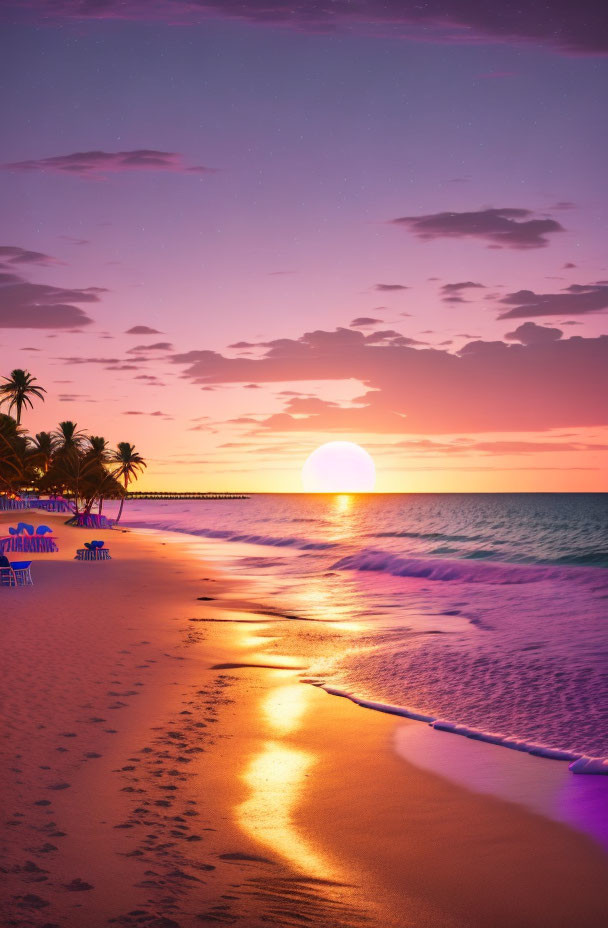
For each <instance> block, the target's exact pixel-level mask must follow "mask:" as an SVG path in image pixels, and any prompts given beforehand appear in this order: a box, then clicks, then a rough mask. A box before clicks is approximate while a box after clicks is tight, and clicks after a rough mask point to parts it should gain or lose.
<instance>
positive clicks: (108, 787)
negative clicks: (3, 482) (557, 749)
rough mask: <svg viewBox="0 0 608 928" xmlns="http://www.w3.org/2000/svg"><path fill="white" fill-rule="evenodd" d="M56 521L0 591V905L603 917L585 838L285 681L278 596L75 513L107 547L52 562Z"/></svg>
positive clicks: (231, 917) (119, 917) (68, 553)
mask: <svg viewBox="0 0 608 928" xmlns="http://www.w3.org/2000/svg"><path fill="white" fill-rule="evenodd" d="M3 516H4V518H3V519H2V522H4V523H9V522H11V521H14V520H15V514H12V513H4V514H3ZM51 518H53V517H52V516H49V515H47V514H46V513H43V514H41V518H40V519H39V518H38V515H37V514H34V513H33V512H28V521H42V520H43V519H44V520H45V521H50V520H51ZM62 521H63V520H62V519H61V517H59V518H53V521H52V522H51V524H54V525H56V526H57V534H58V536H59V538H60V552H59V554H58V555H33V557H32V560H33V561H34V563H33V565H32V568H33V576H34V583H35V586H34V587H33V588H25V589H17V590H3V591H1V593H0V595H2V597H3V600H2V604H3V611H4V602H5V600H4V597H5V595H6V597H7V600H6V601H7V602H8V601H9V600H8V597H9V596H10V602H11V606H12V607H13V610H12V612H11V614H10V619H9V622H8V624H7V617H6V616H5V618H4V619H3V628H2V635H3V644H4V645H5V648H4V649H3V653H4V659H3V663H4V664H5V665H6V666H4V667H3V671H4V673H3V680H2V690H1V692H2V696H3V700H4V699H6V702H7V709H8V711H7V712H6V713H5V714H6V716H7V720H8V722H9V729H8V732H7V738H6V740H5V745H6V746H7V747H8V749H9V750H8V752H7V753H8V754H9V755H10V763H9V764H7V768H10V767H13V768H15V769H13V771H11V770H10V769H9V770H8V774H5V775H4V778H5V779H6V783H5V784H3V785H4V786H5V787H7V789H6V790H5V796H6V797H7V798H8V800H9V805H7V813H8V816H7V821H10V822H15V823H17V824H11V825H7V826H6V827H5V829H4V831H5V833H6V837H4V838H3V841H2V861H1V866H3V867H4V868H5V870H8V871H9V872H8V882H9V884H10V893H9V897H10V898H9V902H8V907H7V909H6V911H5V912H4V917H5V921H6V924H11V921H10V920H9V919H10V918H12V919H13V923H14V924H19V925H23V926H27V928H29V926H30V925H31V926H33V928H34V926H35V928H38V926H40V925H42V924H45V923H49V924H50V923H54V922H56V923H57V924H59V925H60V926H61V928H69V926H71V925H74V926H80V925H84V924H86V925H87V926H89V925H90V926H91V928H97V926H106V925H109V924H117V925H135V924H143V925H144V926H153V928H157V926H158V928H160V926H161V924H162V925H163V926H164V928H173V925H178V926H179V928H189V926H191V925H192V926H194V925H201V924H203V925H204V924H213V923H217V922H223V923H226V924H232V923H236V924H238V923H241V924H243V925H244V926H256V925H260V926H261V925H263V924H265V923H266V922H267V919H268V917H269V916H272V918H273V920H274V921H275V923H276V924H284V925H291V924H294V925H295V924H297V923H299V922H298V918H299V917H300V915H303V916H305V917H308V919H309V923H312V924H314V925H318V926H319V928H321V926H323V928H325V926H329V925H336V926H338V925H344V926H347V925H348V926H350V925H357V924H359V923H361V924H362V923H363V920H364V916H365V915H367V917H368V921H367V924H371V925H378V926H382V928H384V926H393V925H394V926H395V928H401V926H405V925H410V924H412V925H416V926H424V925H429V926H431V925H437V926H442V928H443V926H445V928H451V926H454V928H456V926H458V928H464V926H477V925H479V926H482V925H487V924H492V925H494V926H500V925H503V924H504V925H505V926H506V925H509V926H510V928H511V926H516V925H522V926H526V928H527V926H536V925H538V926H545V925H546V926H547V928H548V926H550V925H551V926H556V925H563V926H564V928H566V926H568V928H569V926H570V925H572V924H574V923H576V924H577V925H578V926H586V925H588V926H589V928H591V926H595V925H596V924H599V923H601V919H602V917H604V916H605V914H606V907H607V900H606V898H605V896H604V897H602V890H601V887H602V885H603V884H604V885H605V881H606V876H608V859H607V858H606V857H605V856H604V855H602V853H601V851H600V850H599V848H598V847H597V846H596V845H595V844H594V843H593V842H592V841H591V840H590V839H588V838H587V837H585V836H584V835H582V834H579V833H577V832H575V831H574V830H572V829H571V828H567V827H566V826H564V825H560V824H557V823H554V822H551V821H549V820H548V819H544V818H541V817H540V816H538V815H534V814H533V813H531V812H529V811H527V810H525V809H522V808H521V807H519V806H517V805H514V804H509V803H506V802H503V801H501V800H498V799H496V798H494V797H488V796H482V795H480V794H476V793H471V792H469V791H468V790H466V789H463V788H462V786H459V785H456V784H454V783H452V782H449V781H448V780H445V779H441V778H440V777H438V776H437V775H436V774H433V773H432V772H431V773H429V772H425V771H421V770H419V769H417V768H416V767H415V766H414V765H412V764H411V763H408V762H407V761H405V760H404V759H402V758H400V757H398V756H397V755H396V753H395V751H394V749H393V739H394V736H395V732H396V730H397V728H398V727H402V726H404V725H412V724H413V723H408V722H407V721H406V720H403V719H396V718H394V717H390V716H388V715H384V714H382V713H378V712H373V713H361V712H357V708H358V707H357V706H356V705H354V704H352V703H349V702H347V700H344V699H326V693H324V692H322V691H321V690H320V689H318V688H316V687H313V686H307V685H305V686H303V685H302V684H301V683H300V678H301V676H302V672H303V669H304V668H305V666H306V655H303V656H300V657H299V658H298V655H297V654H292V653H289V650H288V649H287V653H285V654H282V655H281V654H276V653H274V652H272V653H271V652H269V651H268V649H267V645H268V643H269V642H270V640H271V639H275V641H276V637H277V636H276V634H275V633H276V632H277V631H279V633H280V629H279V628H278V627H277V623H281V617H280V616H273V615H272V613H271V610H270V609H268V610H267V611H266V612H264V614H263V615H260V614H259V609H260V607H262V611H263V609H264V602H263V598H262V599H261V601H259V600H256V599H255V596H254V598H253V601H249V600H247V599H246V597H247V596H248V595H251V590H250V589H248V588H247V584H246V581H243V580H242V578H238V577H236V578H235V577H234V576H230V578H228V576H227V573H226V570H225V569H224V568H222V566H221V564H220V563H211V564H210V563H209V561H208V560H205V561H201V560H200V559H199V558H200V553H201V551H202V548H203V546H201V545H199V544H198V543H197V540H196V539H195V538H193V537H188V536H184V535H180V536H179V537H178V538H170V537H169V536H168V535H161V534H160V533H157V532H152V531H141V530H139V529H136V530H125V529H123V530H122V531H121V530H120V529H118V530H117V529H114V530H112V531H102V532H99V531H98V530H96V531H95V535H96V536H97V535H98V536H99V537H103V538H104V539H106V543H107V545H108V546H109V547H110V550H111V552H112V555H113V559H112V561H110V562H100V563H97V562H85V563H80V562H71V558H72V557H73V554H74V552H75V549H76V547H78V546H80V545H81V544H82V542H83V541H84V540H88V537H89V535H90V534H91V532H90V531H89V532H87V530H83V529H75V528H69V527H66V526H64V525H63V524H59V523H60V522H61V523H62ZM0 524H1V523H0ZM204 548H205V551H209V545H208V543H206V544H205V546H204ZM85 571H86V574H85ZM102 571H103V573H102ZM255 592H256V591H254V593H255ZM199 597H205V598H202V599H201V598H199ZM239 597H240V598H239ZM74 613H76V615H74ZM283 624H284V623H283ZM283 634H284V635H285V632H283ZM280 640H281V639H279V641H280ZM41 655H42V656H41ZM138 684H143V685H138ZM110 694H112V695H110ZM118 704H121V705H118ZM113 706H116V708H112V707H113ZM102 719H104V721H101V720H102ZM117 719H120V722H116V720H117ZM93 720H99V721H93ZM39 725H46V728H44V729H42V728H37V726H39ZM64 736H65V738H64ZM71 736H73V737H71ZM460 740H462V739H460ZM75 745H78V749H77V750H76V749H75ZM60 749H63V750H60ZM504 753H511V752H504ZM17 754H19V755H21V756H20V757H16V756H15V755H17ZM87 754H90V755H91V754H95V755H102V756H97V757H88V758H87V757H86V755H87ZM513 754H514V755H515V752H513ZM44 768H46V769H44ZM15 770H18V771H19V772H15ZM573 779H578V778H573ZM581 779H586V778H581ZM598 779H599V778H598ZM64 783H66V784H68V785H67V786H63V784H64ZM43 797H44V798H43ZM47 797H48V798H47ZM40 800H42V801H44V802H45V803H47V802H48V803H50V805H36V803H37V802H39V801H40ZM397 813H398V814H397ZM52 822H53V823H54V824H53V826H52V827H49V826H50V825H51V823H52ZM210 829H211V830H210ZM62 832H63V834H60V833H62ZM53 835H55V837H53ZM152 836H153V837H152ZM465 838H466V840H465ZM503 838H504V841H503V840H502V839H503ZM47 844H50V845H51V846H52V847H53V848H54V850H50V849H46V850H43V848H44V847H45V845H47ZM32 848H33V849H32ZM28 861H29V863H30V864H33V865H34V867H35V868H37V869H33V868H32V867H30V866H29V864H28ZM7 864H8V866H7ZM16 867H17V868H19V869H15V868H16ZM41 871H46V872H41ZM78 880H80V881H82V883H84V884H86V885H87V886H90V887H92V888H90V889H86V888H82V887H81V885H80V884H79V883H78V882H76V883H74V881H78ZM68 887H71V888H68ZM549 896H552V897H553V898H549ZM36 900H42V901H41V902H40V901H38V902H37V901H36ZM522 900H525V902H522ZM46 902H48V905H47V904H44V903H46ZM134 912H139V913H140V914H138V915H135V914H132V913H134ZM489 913H491V916H490V915H489ZM16 917H18V918H19V919H20V921H18V922H15V921H14V919H15V918H16ZM161 919H164V920H165V921H164V922H161V921H159V920H161Z"/></svg>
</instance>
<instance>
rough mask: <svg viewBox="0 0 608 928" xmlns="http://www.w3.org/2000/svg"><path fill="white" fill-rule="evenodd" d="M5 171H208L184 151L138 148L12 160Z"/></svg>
mask: <svg viewBox="0 0 608 928" xmlns="http://www.w3.org/2000/svg"><path fill="white" fill-rule="evenodd" d="M3 168H4V169H5V170H7V171H23V172H30V171H45V172H51V173H58V174H72V175H74V176H76V177H101V176H103V175H105V174H115V173H117V172H123V171H169V172H171V173H174V174H207V173H210V172H211V171H212V169H211V168H206V167H201V166H198V167H191V166H189V165H188V164H186V163H185V161H184V159H183V155H180V154H178V153H177V152H171V151H156V150H155V149H151V148H140V149H135V150H134V151H116V152H108V151H79V152H73V153H72V154H69V155H56V156H54V157H52V158H38V159H34V160H31V161H13V162H10V163H8V164H4V165H3Z"/></svg>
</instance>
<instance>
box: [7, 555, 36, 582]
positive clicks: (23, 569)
mask: <svg viewBox="0 0 608 928" xmlns="http://www.w3.org/2000/svg"><path fill="white" fill-rule="evenodd" d="M31 565H32V562H31V561H11V568H12V571H13V575H14V577H15V583H16V586H33V585H34V581H33V580H32V572H31V570H30V568H31Z"/></svg>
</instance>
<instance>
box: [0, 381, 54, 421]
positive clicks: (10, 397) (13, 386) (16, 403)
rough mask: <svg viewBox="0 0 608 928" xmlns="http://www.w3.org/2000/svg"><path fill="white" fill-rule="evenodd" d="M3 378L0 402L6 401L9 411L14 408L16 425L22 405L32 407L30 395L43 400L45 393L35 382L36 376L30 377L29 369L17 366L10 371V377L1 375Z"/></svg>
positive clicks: (19, 418) (0, 387)
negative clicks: (24, 369)
mask: <svg viewBox="0 0 608 928" xmlns="http://www.w3.org/2000/svg"><path fill="white" fill-rule="evenodd" d="M3 380H4V381H5V383H3V384H1V385H0V397H2V399H0V404H1V403H8V411H9V413H10V411H11V409H12V408H13V407H14V408H15V409H16V411H17V425H20V424H21V410H22V409H23V407H24V406H29V407H30V409H33V407H34V404H33V403H32V400H31V399H30V397H31V396H35V397H37V398H38V399H40V400H42V401H43V402H44V396H43V393H46V390H45V389H44V387H40V386H39V385H38V384H37V383H36V378H35V377H32V375H31V374H30V372H29V371H23V370H21V368H18V367H17V368H15V370H14V371H11V374H10V377H3Z"/></svg>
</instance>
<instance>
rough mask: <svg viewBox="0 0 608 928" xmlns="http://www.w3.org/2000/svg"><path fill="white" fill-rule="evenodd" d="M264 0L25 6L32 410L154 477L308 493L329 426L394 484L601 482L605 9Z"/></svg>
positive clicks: (9, 228)
mask: <svg viewBox="0 0 608 928" xmlns="http://www.w3.org/2000/svg"><path fill="white" fill-rule="evenodd" d="M241 6H242V5H240V4H235V3H223V4H220V3H215V4H212V3H208V4H204V3H184V2H178V0H175V2H170V0H166V2H160V0H159V2H156V3H151V4H143V3H130V2H127V3H118V2H111V0H107V2H100V3H98V4H96V5H95V7H94V8H93V7H91V6H89V5H88V4H85V3H79V2H67V0H66V2H59V3H45V2H24V3H21V4H15V5H13V6H11V5H10V4H4V5H3V10H2V13H1V14H0V16H1V17H2V19H3V30H2V31H3V40H2V41H3V49H2V55H1V56H0V68H1V69H2V84H3V86H4V88H5V93H4V94H3V96H2V101H1V103H0V106H1V110H2V125H3V133H2V136H3V145H2V155H1V158H0V160H1V161H2V163H3V165H4V169H3V170H1V171H0V186H1V189H2V202H3V210H2V214H1V216H0V223H1V225H2V235H1V236H0V245H2V247H1V248H0V265H1V266H0V275H1V277H0V280H1V281H2V286H0V362H1V364H0V373H5V372H6V373H8V372H9V371H10V369H11V368H12V367H16V366H20V367H27V368H29V369H30V370H31V371H32V372H33V373H34V374H35V375H36V376H37V377H38V378H39V380H40V381H41V382H43V383H44V385H45V386H46V387H47V389H48V390H49V397H48V399H47V402H46V404H45V405H44V406H43V407H39V408H37V409H36V410H35V412H34V413H31V414H30V415H29V416H28V419H27V421H26V425H28V426H29V427H31V428H33V429H40V428H50V427H52V426H53V424H54V423H55V422H56V421H57V420H58V419H60V418H73V419H76V420H77V421H78V423H79V425H82V426H85V427H87V428H89V429H90V430H91V431H93V432H97V433H100V432H101V433H103V434H104V435H106V436H107V437H108V438H109V439H110V440H111V441H112V442H116V441H119V440H123V439H130V440H132V441H135V443H136V444H137V445H138V447H139V448H140V450H141V452H142V453H143V454H144V456H145V457H147V458H148V459H149V460H150V467H149V470H148V472H147V475H146V482H147V485H148V486H150V487H159V488H160V487H164V486H166V487H176V488H177V487H191V488H197V487H199V486H200V487H203V486H209V487H210V488H218V489H220V488H233V487H243V488H245V489H247V488H250V489H268V488H271V487H273V488H274V487H276V488H280V489H286V490H287V489H293V490H297V489H299V470H300V467H301V464H302V462H303V460H304V458H305V457H306V455H307V454H308V453H309V451H310V450H312V449H313V448H314V447H315V446H316V445H318V444H320V443H321V442H322V441H325V440H328V439H331V438H335V437H339V438H348V439H350V440H354V441H358V442H360V443H361V444H363V445H364V446H365V447H367V448H368V450H370V453H372V454H373V456H374V458H375V460H376V465H377V470H378V474H379V489H386V490H388V489H396V490H408V489H417V490H424V489H429V490H431V489H459V488H462V489H476V488H479V489H511V488H513V489H518V488H522V489H543V488H555V489H571V488H572V489H576V488H578V489H585V488H590V489H591V488H593V489H599V488H602V487H603V488H606V487H605V484H604V483H603V481H604V479H605V477H604V474H605V447H606V446H607V445H608V434H607V432H606V429H605V428H604V426H605V424H606V403H605V401H602V396H603V395H605V393H603V391H605V390H606V389H607V388H608V383H607V382H606V379H607V376H608V375H607V371H608V363H607V361H608V339H606V338H603V339H602V338H601V337H600V336H602V334H603V333H605V332H606V310H607V309H608V267H607V262H606V215H607V210H606V205H607V204H606V199H607V194H606V185H605V177H604V175H605V167H604V160H605V151H606V147H607V146H606V142H607V139H606V118H605V113H606V103H607V100H606V91H605V88H606V87H607V86H608V80H607V78H608V75H607V73H606V72H607V70H608V69H607V67H606V57H605V51H606V48H607V47H608V42H607V41H606V34H605V32H602V29H601V24H602V15H601V7H600V5H599V4H594V3H588V4H578V5H577V7H576V10H577V15H576V16H573V15H571V10H572V5H571V4H568V3H565V2H564V3H554V4H553V3H549V4H545V5H543V7H542V10H543V12H539V11H538V10H537V7H538V4H531V3H530V4H528V3H524V4H517V8H518V9H520V12H519V13H518V14H516V13H514V12H513V10H514V9H515V5H511V4H504V5H502V6H501V10H500V15H499V14H496V12H494V13H492V8H491V7H488V5H487V4H482V3H478V2H462V3H453V4H446V3H438V2H436V3H429V4H424V5H423V8H422V12H420V11H418V13H416V12H415V10H416V9H417V8H415V7H414V6H413V5H411V4H409V3H407V2H402V3H397V2H392V3H391V2H387V3H382V4H379V3H373V2H371V0H365V2H363V0H362V2H360V3H356V4H346V3H345V2H344V3H338V4H335V5H333V6H332V9H333V10H334V13H333V15H332V16H331V17H329V16H328V15H325V14H323V13H319V12H318V10H319V9H322V7H321V5H317V4H314V3H312V4H311V3H308V4H300V5H299V6H298V5H296V7H295V8H296V10H298V9H300V8H301V9H302V10H306V11H307V12H308V17H307V19H308V21H305V17H303V16H301V15H292V14H290V13H289V12H286V10H288V9H291V8H292V7H293V5H291V4H290V5H289V7H288V6H287V5H285V4H283V3H279V2H272V0H270V2H267V3H265V4H263V5H262V4H257V3H255V2H252V3H249V4H246V5H245V6H246V8H247V11H248V15H247V16H246V17H242V18H238V17H237V18H235V17H234V16H233V15H232V14H233V11H235V10H239V9H241ZM261 9H265V10H266V11H268V10H271V11H272V15H271V16H269V17H262V16H261V14H260V12H259V11H260V10H261ZM91 10H93V11H94V12H93V14H91V12H90V11H91ZM311 10H312V11H313V13H314V15H313V14H311V13H310V11H311ZM546 10H549V13H546ZM413 11H414V12H413ZM488 11H489V12H488ZM220 13H223V14H224V16H223V17H222V16H221V15H218V14H220ZM264 18H268V19H270V20H272V21H271V22H262V21H261V20H262V19H264ZM412 19H414V20H415V22H412ZM366 320H370V321H366ZM374 320H375V321H374ZM353 322H355V323H356V324H355V326H353V325H352V323H353ZM135 326H145V327H147V328H148V329H152V330H155V331H153V332H150V333H148V334H146V331H145V330H144V332H143V333H142V334H137V333H134V334H126V333H127V330H129V329H131V328H133V327H135ZM336 330H338V331H336ZM306 333H309V334H308V335H307V334H306ZM324 333H326V334H324ZM357 333H359V334H357ZM479 341H482V342H484V343H489V344H481V345H479V344H475V343H476V342H479ZM471 343H474V344H473V345H471ZM142 345H143V346H148V347H146V349H145V350H144V349H142V348H141V347H140V346H142ZM149 346H154V347H149ZM229 346H232V347H229ZM234 346H240V347H234ZM431 349H433V350H431ZM293 394H297V395H293ZM234 420H237V421H234ZM243 420H244V421H243ZM547 445H548V446H549V447H546V446H547ZM252 461H256V466H255V467H254V468H253V469H252V465H251V462H252ZM602 468H603V469H602Z"/></svg>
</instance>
